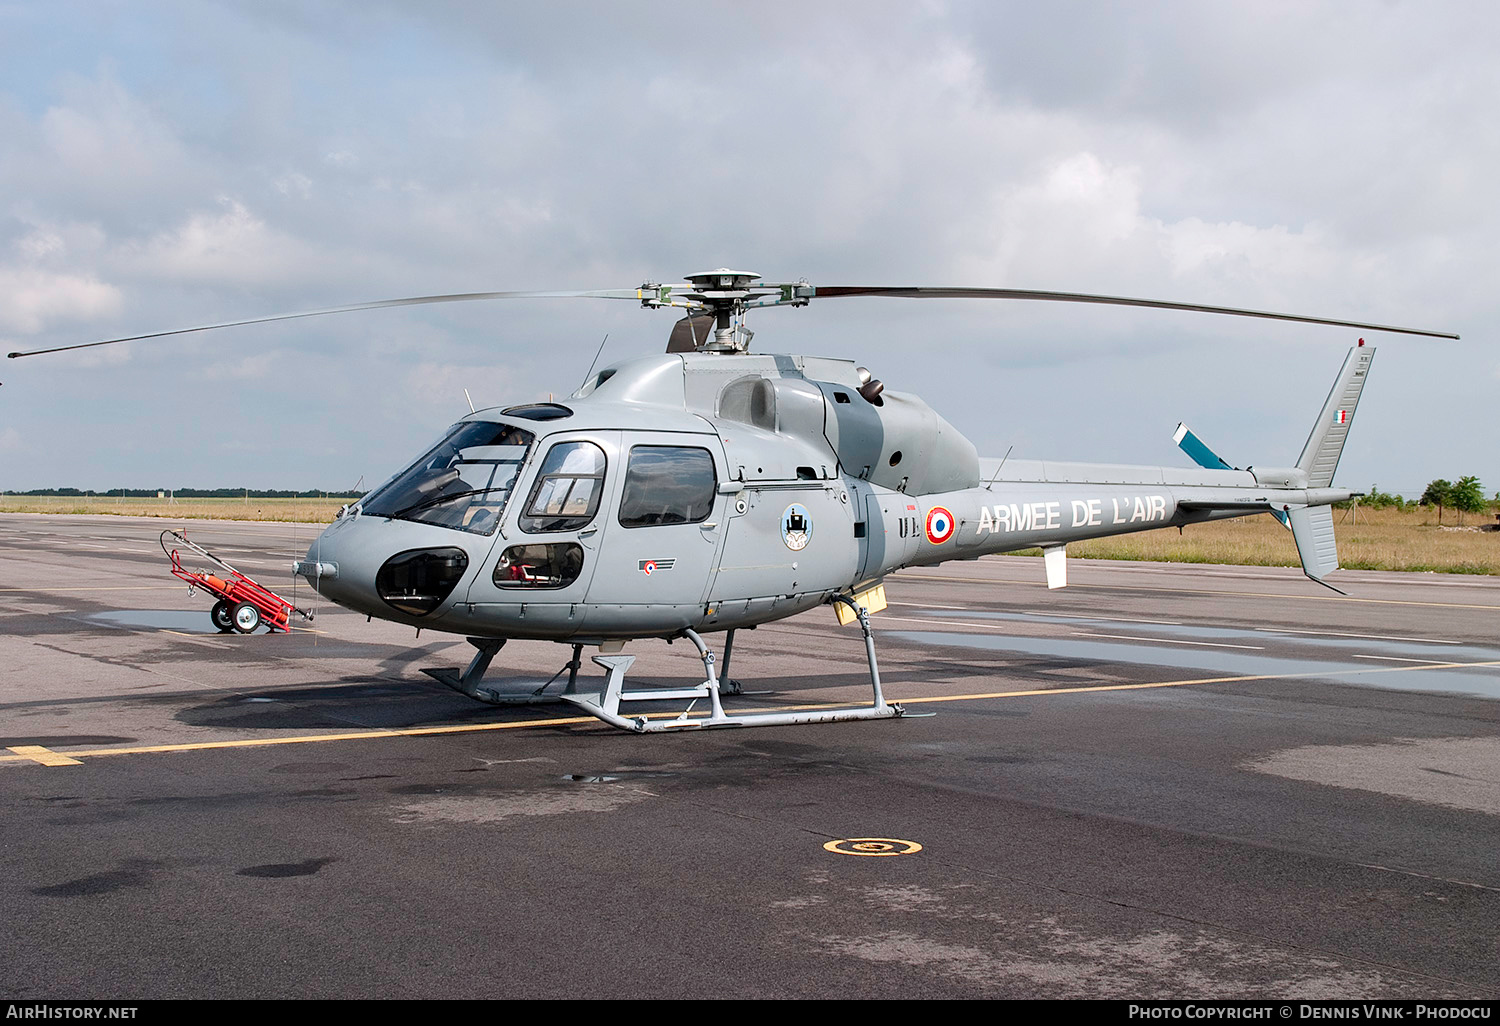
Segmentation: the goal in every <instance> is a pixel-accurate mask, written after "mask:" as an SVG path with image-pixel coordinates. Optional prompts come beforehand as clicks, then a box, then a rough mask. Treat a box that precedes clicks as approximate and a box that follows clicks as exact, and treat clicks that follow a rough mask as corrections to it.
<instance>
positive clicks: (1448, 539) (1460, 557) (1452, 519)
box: [1068, 509, 1500, 574]
mask: <svg viewBox="0 0 1500 1026" xmlns="http://www.w3.org/2000/svg"><path fill="white" fill-rule="evenodd" d="M1457 522H1458V518H1457V516H1456V515H1455V514H1454V513H1452V512H1451V511H1450V512H1445V513H1444V514H1443V526H1442V527H1439V526H1438V524H1437V512H1436V510H1427V509H1416V510H1396V509H1381V510H1371V509H1361V510H1359V511H1358V512H1357V514H1356V513H1355V512H1354V511H1351V510H1340V509H1336V510H1334V511H1333V528H1334V535H1335V536H1336V537H1337V538H1338V546H1339V565H1340V566H1344V567H1348V568H1349V569H1352V570H1413V571H1421V570H1434V571H1437V572H1439V573H1453V574H1500V531H1493V530H1480V529H1479V528H1480V527H1481V526H1484V527H1493V526H1494V524H1495V516H1494V514H1493V513H1488V514H1477V515H1476V514H1466V515H1465V517H1464V526H1463V527H1461V528H1460V527H1458V526H1456V525H1457ZM1068 555H1070V556H1077V557H1080V558H1083V559H1135V560H1148V561H1169V562H1174V563H1235V564H1239V565H1243V566H1300V565H1301V561H1300V560H1298V558H1297V546H1296V545H1294V544H1293V543H1292V532H1290V531H1288V530H1287V529H1286V528H1284V527H1282V526H1281V524H1279V523H1278V522H1277V521H1275V520H1274V519H1272V518H1271V517H1269V516H1266V515H1264V514H1262V515H1259V516H1253V517H1241V518H1240V519H1238V520H1220V521H1217V522H1215V523H1211V524H1195V525H1193V526H1191V527H1188V528H1186V529H1185V530H1184V531H1183V532H1182V533H1181V534H1178V531H1177V528H1175V527H1168V528H1163V529H1161V530H1158V531H1142V532H1141V533H1140V534H1127V535H1122V536H1120V537H1117V538H1100V539H1096V540H1094V541H1086V542H1078V543H1076V544H1073V545H1069V546H1068Z"/></svg>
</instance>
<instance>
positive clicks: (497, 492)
mask: <svg viewBox="0 0 1500 1026" xmlns="http://www.w3.org/2000/svg"><path fill="white" fill-rule="evenodd" d="M535 438H536V436H535V435H534V434H533V433H532V432H530V431H527V430H525V429H524V428H518V427H514V426H512V425H509V424H497V423H494V422H492V421H461V422H459V423H458V424H455V425H453V427H452V428H450V429H449V431H448V435H447V437H445V438H444V439H443V440H442V441H441V442H439V443H438V444H437V445H436V446H434V447H433V448H432V449H431V450H429V451H428V452H427V453H426V454H425V455H424V456H423V457H422V458H421V459H419V460H417V461H416V462H415V463H413V464H412V465H411V466H410V467H408V468H407V469H406V470H404V471H402V472H401V473H400V474H398V475H396V477H394V478H393V479H392V480H391V482H390V483H389V484H387V485H386V486H385V487H383V488H381V489H379V490H378V491H376V492H375V493H374V494H372V495H371V496H370V497H369V498H367V499H365V500H364V502H362V503H361V504H360V511H361V512H362V513H364V514H365V515H367V516H378V517H390V518H392V519H394V520H414V521H417V522H419V523H424V524H435V525H437V526H439V527H451V528H455V529H456V530H460V531H468V532H469V533H471V534H484V535H488V534H493V533H494V531H495V528H496V527H498V526H499V524H500V517H501V516H502V515H503V513H504V511H505V503H506V500H507V499H508V498H509V497H510V492H511V488H512V487H513V486H514V485H515V482H516V474H517V473H518V472H519V471H520V469H521V464H522V463H523V462H525V460H526V454H527V453H528V452H529V451H530V448H531V443H532V441H533V440H534V439H535Z"/></svg>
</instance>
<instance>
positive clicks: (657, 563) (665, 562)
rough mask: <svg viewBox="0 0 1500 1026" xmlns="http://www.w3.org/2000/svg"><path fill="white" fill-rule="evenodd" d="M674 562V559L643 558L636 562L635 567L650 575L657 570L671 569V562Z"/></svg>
mask: <svg viewBox="0 0 1500 1026" xmlns="http://www.w3.org/2000/svg"><path fill="white" fill-rule="evenodd" d="M676 562H677V560H676V559H643V560H641V561H640V562H639V563H638V564H637V567H638V569H639V570H640V571H641V573H643V574H645V575H646V576H647V577H650V576H651V575H652V574H654V573H657V572H659V571H662V570H670V569H672V564H673V563H676Z"/></svg>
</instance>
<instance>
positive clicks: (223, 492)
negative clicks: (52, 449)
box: [0, 488, 364, 499]
mask: <svg viewBox="0 0 1500 1026" xmlns="http://www.w3.org/2000/svg"><path fill="white" fill-rule="evenodd" d="M158 492H161V493H164V494H166V495H172V496H175V497H177V498H179V499H241V498H250V499H325V498H326V499H357V498H359V497H360V496H361V495H362V494H364V493H363V492H341V491H324V490H323V489H321V488H309V489H308V490H306V491H303V492H295V491H291V490H289V489H285V488H111V489H109V490H108V491H103V492H96V491H94V490H93V489H92V488H89V489H80V488H33V489H31V491H29V492H18V491H10V490H7V491H4V492H0V495H65V496H71V497H74V498H82V497H83V496H86V495H93V496H98V497H100V498H125V499H154V498H156V495H157V493H158Z"/></svg>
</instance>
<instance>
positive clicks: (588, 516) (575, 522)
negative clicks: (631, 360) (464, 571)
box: [468, 431, 620, 634]
mask: <svg viewBox="0 0 1500 1026" xmlns="http://www.w3.org/2000/svg"><path fill="white" fill-rule="evenodd" d="M619 447H620V442H619V432H599V431H592V432H589V433H588V434H587V435H561V436H553V437H550V438H547V439H545V440H544V441H543V442H542V444H540V445H539V446H538V455H537V456H536V458H535V459H534V460H533V462H532V464H531V466H530V467H529V468H528V472H527V473H526V474H524V475H523V477H522V480H520V481H519V482H518V487H517V490H516V493H515V495H514V497H513V498H512V501H511V504H510V506H509V508H508V509H507V510H506V512H505V519H504V522H503V523H502V525H501V527H500V530H499V531H497V532H496V534H495V537H494V542H493V544H492V545H491V547H490V551H489V555H488V556H487V558H486V562H485V566H484V568H483V570H482V571H481V572H480V573H479V574H478V575H477V576H476V577H475V578H474V580H473V583H472V584H471V585H470V587H469V595H468V603H469V605H470V606H471V607H473V609H474V610H475V614H476V615H479V616H481V617H482V616H483V615H484V614H485V613H486V612H492V613H494V614H496V619H497V621H498V620H503V621H505V622H510V623H516V624H518V625H520V626H522V627H524V629H525V630H526V631H527V632H528V633H531V632H551V631H557V632H559V633H560V634H565V633H568V632H571V631H575V630H577V629H579V628H581V627H582V624H583V619H584V609H583V603H584V597H585V596H586V595H587V593H588V589H589V584H590V581H591V580H592V578H593V576H594V574H595V572H596V571H597V569H598V563H599V559H598V556H599V551H600V548H601V545H602V544H603V538H604V535H605V534H606V533H607V530H606V525H607V524H608V522H609V511H610V510H611V508H612V507H613V506H614V503H615V497H614V492H615V491H616V490H617V487H618V486H617V482H618V479H619V477H620V473H619Z"/></svg>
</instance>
